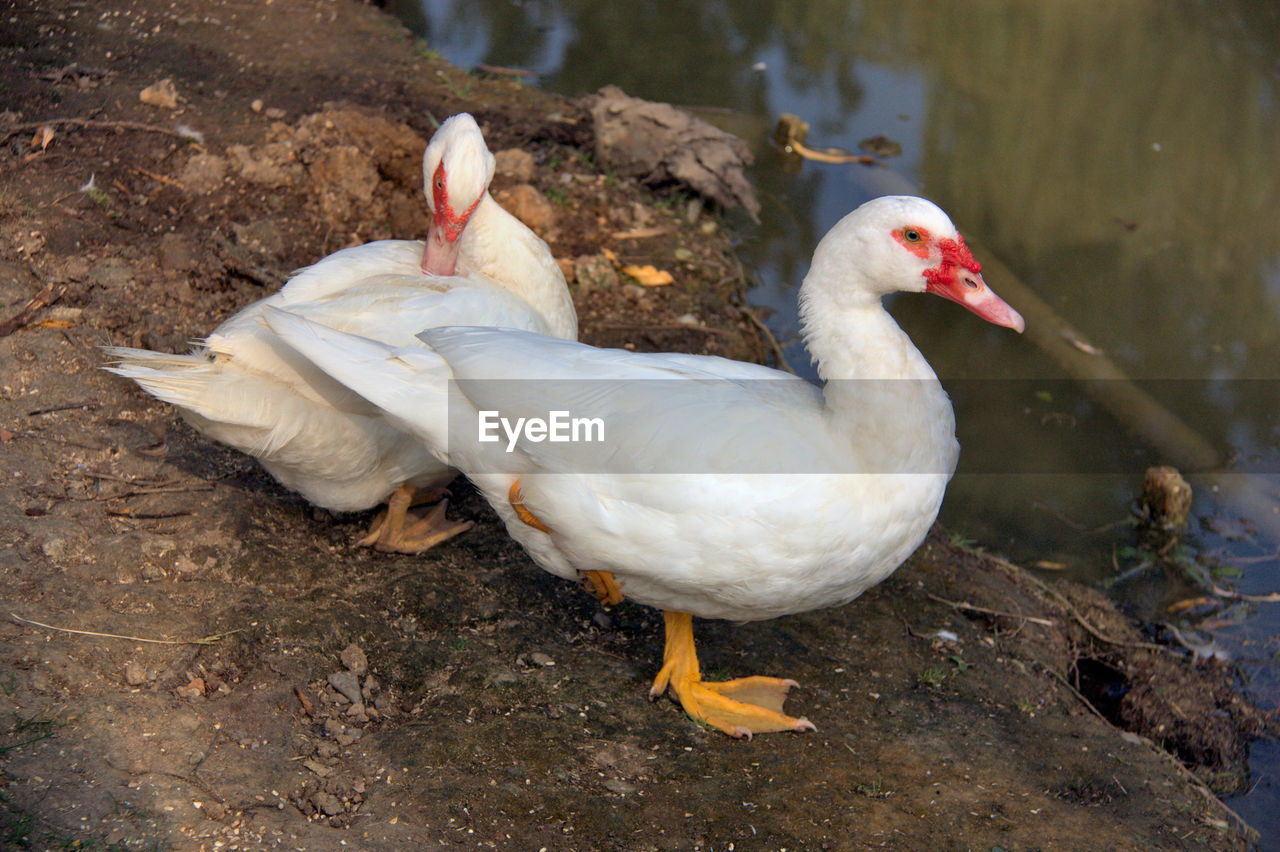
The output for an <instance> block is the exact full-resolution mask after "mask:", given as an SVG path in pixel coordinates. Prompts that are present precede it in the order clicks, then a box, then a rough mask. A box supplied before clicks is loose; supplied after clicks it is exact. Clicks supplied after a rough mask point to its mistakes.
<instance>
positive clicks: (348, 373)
mask: <svg viewBox="0 0 1280 852" xmlns="http://www.w3.org/2000/svg"><path fill="white" fill-rule="evenodd" d="M263 319H264V321H265V322H266V323H267V325H268V326H270V328H271V330H272V331H274V332H275V333H276V334H277V335H279V337H280V339H281V340H283V341H284V342H285V343H287V344H288V345H289V346H291V347H293V348H294V349H295V350H297V351H298V352H299V353H300V354H301V355H303V356H304V357H305V358H307V359H308V360H310V361H311V363H313V364H314V365H315V366H317V367H319V368H320V369H321V370H323V371H324V372H325V373H327V374H328V375H330V376H331V377H333V378H334V379H336V380H337V381H339V382H341V383H342V384H344V385H346V386H347V387H348V388H350V389H351V390H353V391H355V392H356V393H358V394H360V395H361V396H362V397H364V398H365V399H366V400H368V401H369V402H371V403H373V404H374V405H376V406H378V407H379V408H380V409H382V410H383V411H384V412H385V413H386V414H387V415H388V416H389V417H390V419H391V420H392V421H393V422H395V423H396V425H397V426H398V427H399V428H401V429H404V430H406V431H408V432H411V433H412V434H414V435H417V436H418V437H419V438H420V439H421V440H423V441H425V442H426V443H427V444H428V445H429V446H431V447H445V446H447V443H448V399H449V377H450V371H449V366H448V364H447V363H445V361H444V359H443V358H441V357H440V356H439V355H437V354H435V353H434V352H432V351H431V350H430V349H427V348H426V347H425V346H409V347H396V346H390V345H388V344H385V343H381V342H379V341H376V340H370V339H368V338H366V337H360V336H358V335H355V334H348V333H346V332H342V331H338V330H336V329H333V328H329V327H328V326H325V325H321V324H320V323H316V322H312V321H311V320H309V319H306V318H305V317H302V316H299V315H297V314H294V313H290V312H289V311H285V310H281V309H279V308H275V307H266V308H265V309H264V311H263Z"/></svg>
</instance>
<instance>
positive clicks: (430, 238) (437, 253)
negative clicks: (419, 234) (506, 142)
mask: <svg viewBox="0 0 1280 852" xmlns="http://www.w3.org/2000/svg"><path fill="white" fill-rule="evenodd" d="M493 169H494V161H493V154H490V153H489V148H488V147H487V146H486V145H485V144H484V135H483V134H481V133H480V127H479V126H478V125H477V124H476V120H475V119H474V118H472V117H471V116H470V115H468V114H467V113H465V112H460V113H458V114H457V115H455V116H452V117H451V118H449V119H447V120H446V121H445V122H444V124H441V125H440V128H439V129H438V130H436V132H435V134H434V135H432V137H431V142H430V143H428V145H427V150H426V153H424V154H423V155H422V178H423V187H424V189H425V190H426V193H427V207H428V208H430V210H431V225H430V226H429V227H428V228H427V246H426V249H425V250H424V251H423V254H422V271H423V272H426V273H428V274H431V275H452V274H453V273H454V268H455V266H456V265H457V262H458V237H460V236H461V235H462V231H463V229H464V228H466V226H467V221H468V220H469V219H470V218H471V214H472V212H473V211H474V210H475V209H476V205H477V204H479V203H480V199H481V198H483V197H484V195H485V193H486V192H487V191H488V189H489V182H490V181H491V180H493Z"/></svg>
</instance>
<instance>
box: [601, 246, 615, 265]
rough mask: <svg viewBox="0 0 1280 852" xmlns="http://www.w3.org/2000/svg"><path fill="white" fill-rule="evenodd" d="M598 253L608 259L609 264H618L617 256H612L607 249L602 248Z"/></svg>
mask: <svg viewBox="0 0 1280 852" xmlns="http://www.w3.org/2000/svg"><path fill="white" fill-rule="evenodd" d="M600 253H601V254H602V255H604V256H605V257H607V258H609V262H610V263H617V262H618V256H617V255H616V254H614V253H613V252H612V251H610V250H609V249H607V248H602V249H600Z"/></svg>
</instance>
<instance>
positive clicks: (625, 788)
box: [604, 778, 636, 796]
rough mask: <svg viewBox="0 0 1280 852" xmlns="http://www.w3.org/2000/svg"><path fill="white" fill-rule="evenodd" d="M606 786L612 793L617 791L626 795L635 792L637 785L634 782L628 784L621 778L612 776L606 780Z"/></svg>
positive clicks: (621, 794)
mask: <svg viewBox="0 0 1280 852" xmlns="http://www.w3.org/2000/svg"><path fill="white" fill-rule="evenodd" d="M604 787H605V789H606V790H608V791H609V792H610V793H617V794H618V795H619V796H625V795H627V794H628V793H634V792H635V791H636V787H635V785H634V784H628V783H627V782H626V781H623V780H622V779H620V778H610V779H609V780H608V781H606V782H604Z"/></svg>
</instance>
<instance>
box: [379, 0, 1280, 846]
mask: <svg viewBox="0 0 1280 852" xmlns="http://www.w3.org/2000/svg"><path fill="white" fill-rule="evenodd" d="M392 5H393V6H394V7H396V8H395V11H396V12H397V14H399V15H400V17H401V18H402V19H403V20H404V21H405V22H406V23H407V24H408V25H409V26H410V27H411V28H412V29H413V30H414V31H415V32H416V33H417V34H419V35H420V36H422V37H423V38H424V40H425V41H426V42H427V44H428V45H429V46H430V47H431V48H433V49H435V50H437V51H439V52H440V53H441V54H443V55H444V56H445V57H446V58H447V59H449V60H450V61H452V62H453V63H455V64H457V65H459V66H461V67H464V68H467V67H472V66H474V65H477V64H480V63H488V64H493V65H502V66H510V67H517V68H523V69H528V70H529V71H532V72H534V74H535V76H534V78H533V80H534V84H536V85H538V86H541V87H544V88H547V89H551V90H554V91H557V92H561V93H563V94H567V95H571V96H576V95H582V94H587V93H590V92H593V91H595V90H596V89H598V88H599V87H601V86H603V85H606V84H616V85H618V86H621V87H622V88H623V89H624V90H625V91H626V92H627V93H628V94H630V95H634V96H637V97H642V98H648V99H651V100H659V101H668V102H672V103H676V104H680V105H683V106H687V107H691V108H695V109H697V110H701V112H700V113H699V114H701V115H703V117H705V118H708V119H709V120H715V121H716V123H718V124H720V125H721V126H722V127H725V128H726V129H730V130H732V131H733V132H736V133H738V134H739V135H740V136H743V137H744V138H745V139H747V141H748V142H749V143H751V145H752V148H753V150H754V151H755V152H756V158H757V162H756V165H755V167H754V168H753V170H752V171H751V174H750V177H751V179H752V181H753V182H754V184H755V186H756V188H757V191H758V193H759V195H760V200H761V202H762V203H763V210H762V212H761V216H760V219H761V221H760V224H759V225H758V226H754V225H752V224H751V223H750V222H748V221H746V220H745V219H736V218H735V219H731V222H732V224H733V225H734V227H735V228H736V229H737V230H739V232H740V233H742V234H743V235H744V238H743V241H742V245H741V248H740V256H741V257H742V259H743V261H744V263H745V264H746V267H747V269H748V272H749V274H750V275H751V276H752V277H753V279H755V280H756V281H758V282H759V284H758V286H757V287H756V288H755V289H754V290H753V291H752V292H751V294H750V298H751V300H752V302H753V303H754V304H756V305H760V306H764V307H768V308H770V309H771V310H772V311H773V312H774V313H773V315H772V318H771V320H770V324H771V327H772V328H773V330H774V332H775V333H776V334H777V335H778V337H779V338H780V339H781V340H782V341H783V342H784V343H786V344H787V348H786V352H787V357H788V359H789V360H790V362H791V363H792V365H793V366H795V367H796V368H797V370H798V371H799V372H802V373H803V372H804V370H805V368H806V365H807V356H805V354H804V353H803V349H802V347H800V346H799V345H798V344H797V343H796V329H797V322H796V314H795V304H794V302H795V292H796V288H797V287H798V285H799V282H800V280H801V279H802V278H803V276H804V274H805V272H806V271H807V268H808V261H809V257H810V254H811V252H812V250H813V247H814V246H815V245H816V243H817V241H818V239H819V238H820V237H821V236H822V234H824V233H825V232H826V231H827V230H828V229H829V228H830V227H831V226H832V225H833V224H834V223H835V222H836V221H837V220H838V219H839V218H840V217H842V216H843V215H844V214H845V213H847V212H849V211H850V210H852V209H853V208H854V207H856V206H857V205H858V204H860V203H862V202H863V201H865V200H867V199H868V198H872V197H875V196H877V195H884V194H890V193H914V194H921V195H925V196H927V197H929V198H931V199H932V200H934V201H936V202H937V203H938V204H939V205H941V206H942V207H943V208H944V209H945V210H947V212H948V213H950V214H951V216H952V218H953V220H954V221H955V222H956V224H957V226H958V227H959V228H960V229H961V231H962V232H963V233H964V234H965V236H966V239H967V240H968V241H969V242H970V244H971V245H972V246H973V247H974V250H975V253H976V254H977V256H978V258H979V260H981V261H982V262H983V263H984V264H985V265H986V270H985V274H986V278H987V283H988V284H989V285H990V286H991V287H992V288H993V289H994V290H995V291H996V292H998V293H1001V294H1002V295H1005V296H1006V297H1008V298H1009V300H1010V301H1011V302H1013V303H1014V304H1015V306H1017V307H1019V308H1021V307H1022V305H1021V304H1019V301H1018V297H1019V296H1020V294H1021V293H1023V292H1024V291H1025V292H1027V293H1030V294H1032V295H1031V297H1030V298H1038V300H1040V301H1042V302H1043V303H1044V305H1045V306H1046V308H1047V309H1048V310H1050V311H1052V313H1053V315H1055V316H1056V317H1057V318H1059V319H1060V320H1061V321H1063V322H1065V323H1066V324H1067V325H1068V326H1069V327H1070V328H1071V329H1073V330H1074V332H1075V334H1076V342H1074V343H1073V342H1071V341H1070V340H1068V341H1067V346H1066V349H1067V350H1075V351H1076V353H1077V354H1076V356H1075V357H1076V359H1077V360H1083V361H1084V362H1086V369H1089V368H1090V367H1089V366H1088V364H1094V365H1096V364H1098V363H1104V362H1105V363H1106V364H1109V365H1111V366H1112V367H1113V368H1114V370H1115V373H1114V375H1120V376H1123V377H1126V380H1124V381H1122V380H1119V379H1115V378H1112V379H1109V380H1107V381H1106V382H1103V383H1102V384H1103V385H1105V387H1099V386H1097V385H1094V386H1090V387H1086V386H1084V385H1082V384H1080V383H1079V382H1078V381H1075V380H1074V379H1075V378H1076V376H1074V375H1073V374H1072V373H1071V372H1069V371H1068V370H1067V369H1066V368H1064V358H1065V357H1067V356H1064V355H1062V354H1061V352H1060V351H1058V350H1059V349H1061V344H1062V341H1063V340H1064V338H1063V337H1062V335H1061V334H1060V333H1058V331H1057V329H1056V326H1048V325H1047V324H1045V323H1041V324H1040V326H1039V331H1040V334H1039V338H1038V339H1037V336H1036V334H1035V333H1033V329H1032V328H1031V327H1030V326H1031V325H1032V322H1031V317H1028V320H1029V329H1028V333H1027V334H1026V335H1024V336H1022V337H1019V336H1017V335H1014V334H1012V333H1010V332H1008V331H1006V330H1003V329H997V328H993V327H989V326H986V325H984V324H983V323H982V322H981V321H980V320H978V319H976V318H974V317H972V316H970V315H968V314H966V313H965V312H963V311H961V310H960V309H958V308H957V307H956V306H955V305H952V304H950V303H947V302H944V301H943V300H940V299H929V298H924V297H915V296H903V297H899V298H896V299H895V300H894V302H893V304H892V305H891V309H892V311H893V313H894V315H895V316H896V317H897V318H898V320H899V322H900V323H901V324H902V325H903V327H904V328H905V329H906V330H907V332H908V333H909V334H910V335H911V337H912V338H913V340H914V341H915V342H916V343H917V345H918V346H919V347H920V348H921V350H922V351H923V352H924V353H925V355H926V356H927V357H928V359H929V361H930V363H932V364H933V365H934V368H935V369H936V370H937V372H938V374H939V376H940V377H941V378H942V379H943V383H944V385H946V386H947V388H948V390H949V391H950V392H951V394H952V396H953V399H954V400H955V403H956V418H957V421H958V431H959V435H960V439H961V443H962V447H963V449H962V453H961V463H960V473H959V474H957V476H956V478H955V480H954V481H953V482H952V484H951V486H950V488H949V490H948V494H947V499H946V503H945V505H944V507H943V511H942V518H941V519H942V521H943V523H944V524H946V525H947V526H948V527H950V528H951V529H953V530H957V531H963V533H964V535H965V536H967V537H970V538H973V539H976V540H977V541H979V542H981V543H982V544H983V545H985V546H987V547H989V548H991V549H994V550H997V551H999V552H1002V553H1004V554H1006V555H1008V556H1009V557H1011V558H1014V559H1016V560H1019V561H1021V562H1023V563H1026V564H1034V563H1037V562H1039V563H1042V564H1045V565H1046V569H1045V570H1055V571H1057V572H1058V573H1059V574H1061V573H1062V572H1065V573H1066V574H1067V575H1068V576H1071V577H1072V578H1074V579H1077V580H1080V581H1082V582H1088V583H1095V584H1106V585H1109V587H1110V589H1111V591H1112V593H1113V594H1114V595H1115V596H1116V597H1117V598H1119V599H1121V600H1123V601H1125V602H1126V604H1128V605H1129V606H1130V607H1131V608H1132V610H1133V611H1134V612H1135V613H1137V614H1140V615H1142V616H1143V617H1145V618H1148V619H1152V620H1165V619H1170V618H1173V616H1172V615H1170V613H1169V610H1168V606H1169V605H1170V604H1171V603H1173V602H1175V601H1178V600H1182V599H1186V598H1190V597H1194V596H1197V595H1199V594H1201V593H1202V590H1203V586H1202V584H1201V583H1197V582H1194V581H1192V580H1191V579H1189V577H1190V576H1192V575H1200V576H1201V577H1202V578H1203V577H1205V576H1211V577H1213V578H1214V580H1215V581H1216V582H1217V583H1218V584H1219V585H1220V586H1231V587H1233V588H1235V589H1238V590H1239V591H1241V592H1244V593H1248V594H1255V595H1264V594H1267V593H1270V592H1275V591H1277V590H1280V558H1278V557H1277V552H1278V550H1280V381H1278V380H1280V7H1277V6H1276V5H1274V4H1267V3H1264V2H1243V0H1237V1H1236V2H1230V0H1228V2H1217V3H1205V2H1193V0H1122V2H1118V3H1107V4H1102V3H1083V4H1082V3H1025V2H1011V0H1005V1H1003V2H996V1H995V0H989V1H988V2H966V3H938V2H905V3H904V2H887V0H886V2H849V0H816V2H806V3H795V2H790V0H764V2H761V0H720V2H693V1H692V0H683V2H682V0H661V2H658V1H657V0H651V1H650V2H636V3H626V4H611V3H597V2H589V0H547V2H511V0H468V2H460V0H398V2H396V3H393V4H392ZM782 113H793V114H795V115H798V116H800V117H801V118H802V119H804V120H805V121H807V122H809V124H810V125H811V130H810V134H809V144H810V145H816V146H822V147H826V146H835V147H840V148H844V149H848V150H852V151H856V150H857V149H858V146H859V143H860V142H861V141H862V140H864V139H868V138H871V137H876V136H885V137H888V138H889V139H892V140H894V141H896V142H898V143H900V144H901V146H902V153H901V155H899V156H895V157H892V158H888V159H886V160H885V161H884V163H885V166H884V167H866V166H858V165H829V164H822V163H815V162H804V163H803V164H802V165H801V166H800V167H799V168H796V167H795V165H796V164H794V163H791V162H788V160H787V159H786V158H784V156H783V155H782V154H781V153H780V152H779V151H778V150H777V149H776V147H774V146H773V145H772V144H771V143H770V141H769V137H770V135H771V133H772V130H773V127H774V123H775V122H776V121H777V118H778V116H779V115H780V114H782ZM1047 327H1053V328H1054V331H1053V332H1052V333H1047V332H1045V331H1044V329H1045V328H1047ZM1055 339H1056V341H1057V347H1058V349H1055ZM1091 353H1092V354H1091ZM1069 354H1070V351H1068V355H1069ZM809 375H812V373H811V372H810V373H809ZM1127 380H1132V382H1133V383H1132V384H1129V382H1128V381H1127ZM1108 390H1111V391H1114V394H1110V393H1109V392H1108ZM1112 395H1114V396H1116V397H1119V398H1121V399H1122V400H1123V399H1131V398H1134V397H1135V396H1136V395H1145V398H1148V399H1150V400H1153V401H1154V402H1155V403H1156V404H1157V406H1158V408H1159V410H1161V411H1163V412H1165V413H1167V414H1168V415H1170V417H1171V419H1172V420H1174V421H1177V422H1179V423H1181V424H1182V425H1183V426H1185V427H1186V431H1185V433H1184V434H1182V435H1179V434H1178V433H1176V432H1174V431H1171V430H1170V429H1169V428H1167V424H1165V426H1161V425H1159V424H1154V423H1153V422H1152V421H1151V419H1150V418H1149V417H1146V418H1143V417H1138V418H1136V419H1135V417H1134V416H1133V415H1132V414H1126V413H1124V412H1123V411H1119V410H1118V408H1117V405H1116V404H1115V403H1114V402H1113V401H1108V400H1109V397H1110V396H1112ZM1205 452H1208V453H1211V454H1212V456H1213V457H1212V458H1211V459H1209V460H1207V461H1206V459H1205V458H1204V454H1205ZM1157 463H1169V464H1174V465H1176V466H1178V467H1179V468H1181V469H1182V470H1183V471H1184V472H1185V473H1186V474H1188V479H1189V481H1190V482H1191V485H1192V487H1193V488H1194V489H1195V502H1194V507H1193V521H1192V524H1191V527H1190V530H1191V532H1190V534H1189V535H1188V537H1187V539H1186V545H1185V547H1184V548H1183V550H1182V551H1181V552H1182V554H1183V558H1182V560H1181V562H1180V563H1179V564H1174V565H1165V566H1164V567H1147V568H1144V567H1143V566H1144V564H1145V563H1148V562H1149V561H1150V560H1149V559H1148V558H1147V555H1146V554H1144V553H1142V552H1141V550H1140V549H1138V548H1137V547H1136V544H1137V542H1136V539H1135V536H1134V532H1133V529H1132V526H1131V525H1130V524H1129V523H1128V520H1129V518H1130V517H1131V514H1130V513H1131V508H1132V503H1133V500H1134V496H1135V494H1136V492H1137V490H1138V488H1139V486H1140V484H1141V481H1142V472H1143V470H1144V468H1146V467H1147V466H1148V465H1151V464H1157ZM1190 612H1191V615H1189V616H1184V617H1183V620H1182V621H1181V622H1180V623H1181V624H1183V626H1184V628H1189V629H1198V630H1199V634H1198V635H1199V636H1201V637H1202V638H1205V639H1210V638H1211V639H1212V640H1213V641H1214V642H1216V643H1217V644H1218V645H1219V646H1220V647H1221V648H1222V649H1223V650H1224V651H1225V652H1227V653H1229V654H1230V655H1231V656H1232V657H1233V658H1234V659H1236V660H1239V661H1241V662H1242V668H1243V671H1244V673H1245V676H1246V678H1247V684H1246V685H1247V686H1248V688H1249V689H1250V690H1251V691H1252V693H1253V694H1254V695H1255V697H1256V698H1257V699H1258V701H1259V703H1260V705H1261V706H1262V707H1263V708H1275V707H1276V706H1277V705H1278V704H1280V677H1277V663H1278V662H1280V636H1278V634H1280V603H1266V602H1261V603H1255V604H1236V605H1235V606H1227V605H1226V603H1225V602H1222V603H1221V604H1220V605H1215V606H1208V607H1201V608H1200V609H1198V610H1197V609H1193V610H1191V611H1190ZM1193 635H1195V634H1193ZM1252 766H1253V769H1254V774H1255V780H1256V781H1257V782H1258V783H1257V784H1256V786H1255V787H1254V788H1253V790H1252V791H1251V792H1250V793H1249V794H1248V795H1243V796H1238V797H1235V798H1234V799H1232V800H1230V802H1229V803H1230V804H1231V805H1232V807H1234V808H1235V809H1236V810H1237V811H1239V812H1240V813H1241V814H1242V815H1243V816H1244V817H1245V818H1246V819H1248V820H1249V821H1250V822H1251V823H1252V824H1254V825H1255V827H1257V828H1259V829H1260V830H1262V831H1263V833H1264V836H1267V835H1270V837H1271V838H1273V839H1272V840H1271V841H1268V842H1269V843H1271V844H1273V845H1272V848H1275V846H1274V844H1276V843H1278V842H1280V841H1277V840H1275V839H1274V838H1277V837H1280V816H1277V815H1280V791H1278V790H1277V777H1278V776H1280V757H1278V756H1277V754H1276V749H1275V748H1274V744H1266V745H1263V746H1261V747H1259V748H1256V749H1255V750H1254V759H1253V764H1252ZM1265 844H1266V842H1264V845H1265Z"/></svg>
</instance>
